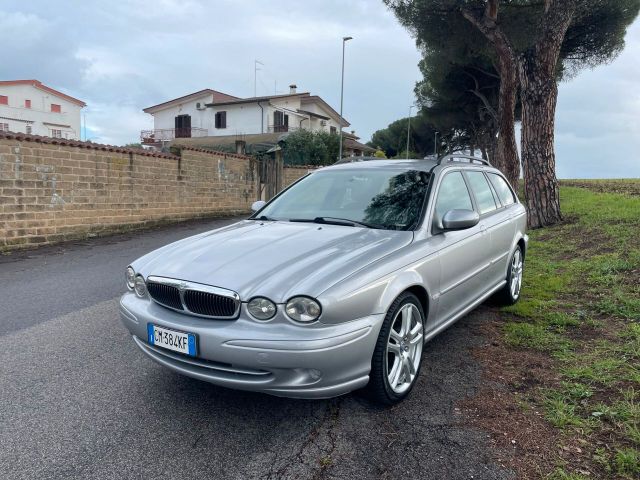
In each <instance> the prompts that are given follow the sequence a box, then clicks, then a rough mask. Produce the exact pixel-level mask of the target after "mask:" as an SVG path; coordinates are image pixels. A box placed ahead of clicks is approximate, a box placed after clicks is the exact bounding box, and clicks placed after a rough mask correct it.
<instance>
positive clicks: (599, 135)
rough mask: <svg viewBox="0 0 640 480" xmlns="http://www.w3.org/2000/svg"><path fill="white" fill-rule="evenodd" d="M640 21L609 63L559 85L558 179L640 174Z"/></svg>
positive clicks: (628, 33) (557, 122) (557, 115)
mask: <svg viewBox="0 0 640 480" xmlns="http://www.w3.org/2000/svg"><path fill="white" fill-rule="evenodd" d="M638 58H640V21H638V20H637V21H636V22H635V23H634V24H633V25H631V27H630V28H629V30H628V32H627V37H626V46H625V49H624V51H623V52H622V54H621V55H620V56H619V57H618V58H616V59H615V60H614V61H612V62H611V63H610V64H609V65H603V66H599V67H596V68H595V69H593V70H587V71H583V72H581V73H580V74H579V75H578V76H577V77H576V78H575V79H573V80H570V81H568V82H566V83H561V84H560V88H559V94H558V107H557V112H556V157H557V161H556V163H557V174H558V177H560V178H603V177H605V178H615V177H626V178H629V177H640V153H638V152H640V90H638V79H639V78H640V63H638V61H637V59H638Z"/></svg>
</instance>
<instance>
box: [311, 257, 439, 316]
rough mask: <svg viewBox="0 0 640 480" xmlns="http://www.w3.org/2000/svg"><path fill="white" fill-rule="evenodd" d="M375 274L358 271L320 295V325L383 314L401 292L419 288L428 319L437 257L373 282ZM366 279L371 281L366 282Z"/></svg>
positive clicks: (436, 279)
mask: <svg viewBox="0 0 640 480" xmlns="http://www.w3.org/2000/svg"><path fill="white" fill-rule="evenodd" d="M374 273H375V272H372V271H368V272H362V273H361V274H360V275H358V276H357V278H350V279H348V280H347V281H344V282H341V283H340V284H338V285H335V286H333V287H332V288H330V289H329V290H327V291H325V292H323V293H322V294H321V295H320V296H319V297H318V300H319V301H320V303H321V304H322V306H323V313H322V317H321V321H322V322H323V323H340V322H346V321H349V320H353V319H357V318H361V317H365V316H367V315H375V314H381V313H386V312H387V311H388V310H389V306H390V305H391V304H392V303H393V301H394V300H395V299H396V298H397V297H398V296H399V295H400V294H401V293H402V292H404V291H405V290H407V289H409V288H412V287H421V288H422V289H424V291H426V296H427V299H426V300H427V301H426V303H427V307H428V311H426V312H425V314H426V315H427V316H429V315H430V314H431V313H432V312H433V311H434V308H435V306H436V302H435V301H433V298H432V297H431V293H432V292H437V291H438V287H439V278H440V264H439V260H438V256H437V255H430V256H428V257H425V258H422V259H418V260H416V261H415V262H414V263H411V264H409V265H405V266H403V267H401V268H399V269H397V270H394V271H393V272H391V273H388V274H386V275H384V276H382V277H379V278H377V279H376V275H375V274H374ZM367 277H369V278H372V280H369V281H367V280H366V279H367Z"/></svg>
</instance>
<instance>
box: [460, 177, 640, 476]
mask: <svg viewBox="0 0 640 480" xmlns="http://www.w3.org/2000/svg"><path fill="white" fill-rule="evenodd" d="M587 183H588V185H582V184H580V182H578V186H566V185H563V186H562V187H561V201H562V209H563V213H564V216H565V218H566V220H565V222H564V223H563V224H561V225H557V226H554V227H551V228H547V229H541V230H535V231H532V232H530V244H529V251H528V252H527V257H526V266H525V277H524V286H523V291H522V298H521V299H520V302H519V303H517V304H516V305H514V306H511V307H507V308H503V309H500V310H499V320H498V321H497V322H496V324H495V325H493V326H492V327H486V328H488V329H489V330H491V329H492V328H493V331H489V332H485V334H486V333H488V334H489V337H491V338H494V339H495V341H494V343H493V353H492V352H491V351H489V350H488V349H487V348H485V349H484V351H482V352H479V356H480V357H482V358H483V360H485V361H486V362H485V363H486V364H487V365H488V368H487V372H488V376H489V377H492V378H490V379H491V380H494V381H497V382H500V383H501V384H502V385H503V387H504V386H506V387H507V390H508V393H505V392H504V391H503V392H502V393H501V392H500V391H499V390H496V389H495V388H494V389H493V391H492V392H490V393H488V394H487V392H485V394H484V395H485V398H484V400H481V401H476V402H475V405H474V404H473V403H474V402H473V401H472V405H471V407H472V409H473V412H474V414H475V417H476V418H485V420H484V421H485V423H486V422H487V420H486V417H487V416H488V418H490V419H492V422H491V423H492V425H493V426H488V425H484V426H485V427H487V426H488V428H489V429H490V430H491V429H493V433H494V434H496V433H498V431H501V434H502V435H504V436H505V437H506V438H507V439H508V438H514V439H515V438H516V437H517V436H518V434H519V432H518V429H525V430H526V431H527V432H530V437H531V438H530V439H528V438H521V443H522V444H523V445H525V446H524V447H522V448H521V449H520V451H519V450H518V448H516V447H515V446H514V448H513V450H512V452H511V456H510V459H507V460H505V461H510V463H511V465H512V466H513V467H514V468H516V470H518V472H519V478H550V479H583V478H584V479H587V478H621V479H631V478H634V479H635V478H640V196H639V195H637V192H640V181H638V180H636V181H633V180H627V181H625V183H624V189H622V188H617V189H616V190H617V191H621V190H622V192H623V193H608V192H606V191H605V190H606V189H607V185H611V182H608V183H607V182H601V183H598V182H596V181H590V182H587ZM575 184H576V183H575V182H573V183H572V184H571V185H575ZM613 185H614V186H617V187H620V184H616V183H615V182H614V183H613ZM510 404H511V405H513V404H516V405H518V411H514V412H513V414H512V415H510V416H509V418H508V421H507V422H501V421H500V419H499V418H498V417H496V416H495V414H492V413H490V412H489V411H488V409H490V408H493V409H496V408H501V409H503V410H504V409H509V408H510V407H509V405H510ZM480 423H482V421H480ZM509 423H510V424H511V425H510V424H509ZM521 431H522V430H521ZM521 437H526V436H522V435H521ZM498 443H499V442H498ZM504 444H505V442H503V446H504ZM511 444H513V445H518V443H517V442H516V440H512V441H511ZM510 446H511V445H510ZM519 456H520V457H521V458H519ZM525 457H526V458H525ZM523 458H524V459H525V460H524V461H523Z"/></svg>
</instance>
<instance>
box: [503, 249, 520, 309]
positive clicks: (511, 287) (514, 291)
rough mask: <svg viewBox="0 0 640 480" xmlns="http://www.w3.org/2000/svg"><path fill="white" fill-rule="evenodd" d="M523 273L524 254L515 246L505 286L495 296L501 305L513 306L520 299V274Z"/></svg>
mask: <svg viewBox="0 0 640 480" xmlns="http://www.w3.org/2000/svg"><path fill="white" fill-rule="evenodd" d="M523 271H524V254H523V253H522V248H520V245H518V246H516V249H515V250H514V252H513V254H512V255H511V260H510V261H509V270H508V271H507V284H506V285H505V286H504V288H503V289H502V290H500V292H499V293H498V295H497V298H498V301H499V302H500V304H502V305H513V304H515V303H516V302H517V301H518V300H519V299H520V291H521V289H522V272H523Z"/></svg>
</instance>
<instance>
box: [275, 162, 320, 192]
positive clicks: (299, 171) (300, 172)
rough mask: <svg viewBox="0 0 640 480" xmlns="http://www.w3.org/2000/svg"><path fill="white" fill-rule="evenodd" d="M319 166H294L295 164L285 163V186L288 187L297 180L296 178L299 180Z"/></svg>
mask: <svg viewBox="0 0 640 480" xmlns="http://www.w3.org/2000/svg"><path fill="white" fill-rule="evenodd" d="M316 168H318V167H314V166H311V167H294V166H289V165H285V166H284V168H283V171H284V174H283V182H282V183H283V185H282V187H283V188H286V187H288V186H289V185H291V184H292V183H293V182H295V181H296V180H298V179H299V178H300V177H304V176H305V175H306V174H307V173H309V172H311V171H313V170H314V169H316Z"/></svg>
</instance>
